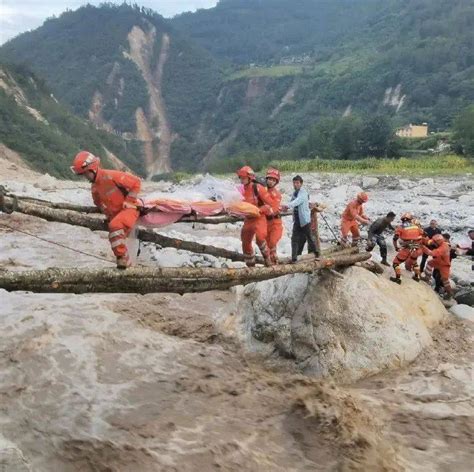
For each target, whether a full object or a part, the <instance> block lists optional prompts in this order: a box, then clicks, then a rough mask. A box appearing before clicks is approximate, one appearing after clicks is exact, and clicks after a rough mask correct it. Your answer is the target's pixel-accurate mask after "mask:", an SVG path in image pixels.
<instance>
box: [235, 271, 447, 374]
mask: <svg viewBox="0 0 474 472" xmlns="http://www.w3.org/2000/svg"><path fill="white" fill-rule="evenodd" d="M241 297H242V299H241V303H240V306H241V312H240V313H241V320H242V336H243V339H244V343H245V345H246V347H247V348H248V349H249V350H251V351H254V352H259V353H262V354H264V355H268V356H272V355H274V354H275V353H278V354H279V355H280V356H283V357H285V358H289V359H293V360H294V361H295V362H296V363H297V365H298V366H299V368H301V370H302V371H304V372H305V373H306V374H310V375H314V376H318V377H326V376H333V377H335V378H339V379H343V380H346V381H352V380H356V379H358V378H362V377H365V376H368V375H371V374H375V373H377V372H380V371H382V370H384V369H387V368H390V367H399V366H401V365H404V364H407V363H409V362H411V361H413V359H415V358H416V357H417V355H418V354H419V353H420V352H421V350H422V349H423V348H424V347H425V346H427V345H429V344H430V343H431V341H432V339H431V336H430V333H429V328H431V327H433V326H435V325H436V324H438V323H439V322H440V321H441V320H442V319H443V318H444V317H445V316H446V314H447V312H446V309H445V308H444V306H443V305H442V303H441V302H440V300H439V298H438V297H437V296H436V294H434V292H433V291H432V290H431V289H430V288H429V287H428V286H427V285H426V284H422V283H421V284H420V283H416V282H413V281H412V280H409V279H408V278H407V279H406V280H405V281H404V283H403V285H402V286H398V285H396V284H394V283H392V282H390V281H389V280H387V279H386V278H385V277H384V276H377V275H375V274H373V273H371V272H368V271H367V270H365V269H362V268H360V267H351V268H349V269H348V270H346V271H345V272H344V277H343V278H339V277H336V276H334V275H333V274H331V273H329V274H327V275H323V276H312V275H302V274H298V275H294V276H287V277H283V278H280V279H278V280H276V281H269V282H262V283H258V284H253V285H250V286H248V287H247V288H246V289H245V290H244V291H243V293H242V295H241Z"/></svg>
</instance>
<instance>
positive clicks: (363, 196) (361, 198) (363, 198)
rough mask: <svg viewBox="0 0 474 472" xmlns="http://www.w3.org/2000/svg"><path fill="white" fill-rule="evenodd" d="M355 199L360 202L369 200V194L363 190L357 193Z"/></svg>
mask: <svg viewBox="0 0 474 472" xmlns="http://www.w3.org/2000/svg"><path fill="white" fill-rule="evenodd" d="M357 200H359V202H361V203H366V202H368V201H369V196H368V195H367V194H366V193H365V192H360V193H359V194H357Z"/></svg>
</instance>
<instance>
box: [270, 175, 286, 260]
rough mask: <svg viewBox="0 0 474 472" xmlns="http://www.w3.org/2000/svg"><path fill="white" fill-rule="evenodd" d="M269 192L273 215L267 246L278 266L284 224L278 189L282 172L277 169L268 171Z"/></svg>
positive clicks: (271, 257)
mask: <svg viewBox="0 0 474 472" xmlns="http://www.w3.org/2000/svg"><path fill="white" fill-rule="evenodd" d="M266 182H267V190H268V195H269V197H270V199H271V205H270V206H271V208H272V210H273V214H272V215H268V216H267V246H268V249H269V251H270V259H271V261H272V264H278V255H277V245H278V243H279V241H280V239H281V237H282V236H283V222H282V220H281V214H280V209H281V193H280V191H279V190H278V189H277V185H278V184H279V183H280V172H279V171H278V170H277V169H268V171H267V176H266Z"/></svg>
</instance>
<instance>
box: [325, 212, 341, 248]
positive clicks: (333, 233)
mask: <svg viewBox="0 0 474 472" xmlns="http://www.w3.org/2000/svg"><path fill="white" fill-rule="evenodd" d="M321 217H322V219H323V220H324V222H325V223H326V226H327V227H328V229H329V231H331V233H332V235H333V236H334V240H335V241H336V242H337V244H341V241H340V240H339V238H338V237H337V235H336V233H335V232H334V231H333V229H332V228H331V226H330V225H329V222H328V220H327V219H326V217H325V216H324V213H321Z"/></svg>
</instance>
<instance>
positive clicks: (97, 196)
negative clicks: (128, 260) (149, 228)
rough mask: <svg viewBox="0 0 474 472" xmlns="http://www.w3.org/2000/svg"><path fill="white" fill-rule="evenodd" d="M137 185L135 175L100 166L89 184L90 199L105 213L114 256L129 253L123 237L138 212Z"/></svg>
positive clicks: (137, 181) (137, 215)
mask: <svg viewBox="0 0 474 472" xmlns="http://www.w3.org/2000/svg"><path fill="white" fill-rule="evenodd" d="M140 188H141V181H140V179H139V178H138V177H135V176H134V175H132V174H129V173H127V172H120V171H117V170H105V169H99V170H98V171H97V175H96V178H95V181H94V182H93V184H92V187H91V191H92V199H93V200H94V203H95V205H96V206H97V207H98V208H99V209H100V210H101V211H102V213H104V214H105V215H106V216H107V220H108V224H109V240H110V245H111V247H112V251H113V252H114V254H115V255H116V256H117V257H128V251H127V246H126V238H127V236H128V235H129V234H130V231H131V230H132V229H133V227H134V226H135V223H136V222H137V219H138V217H139V216H140V214H139V211H138V210H137V207H136V205H137V197H138V192H139V191H140Z"/></svg>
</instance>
